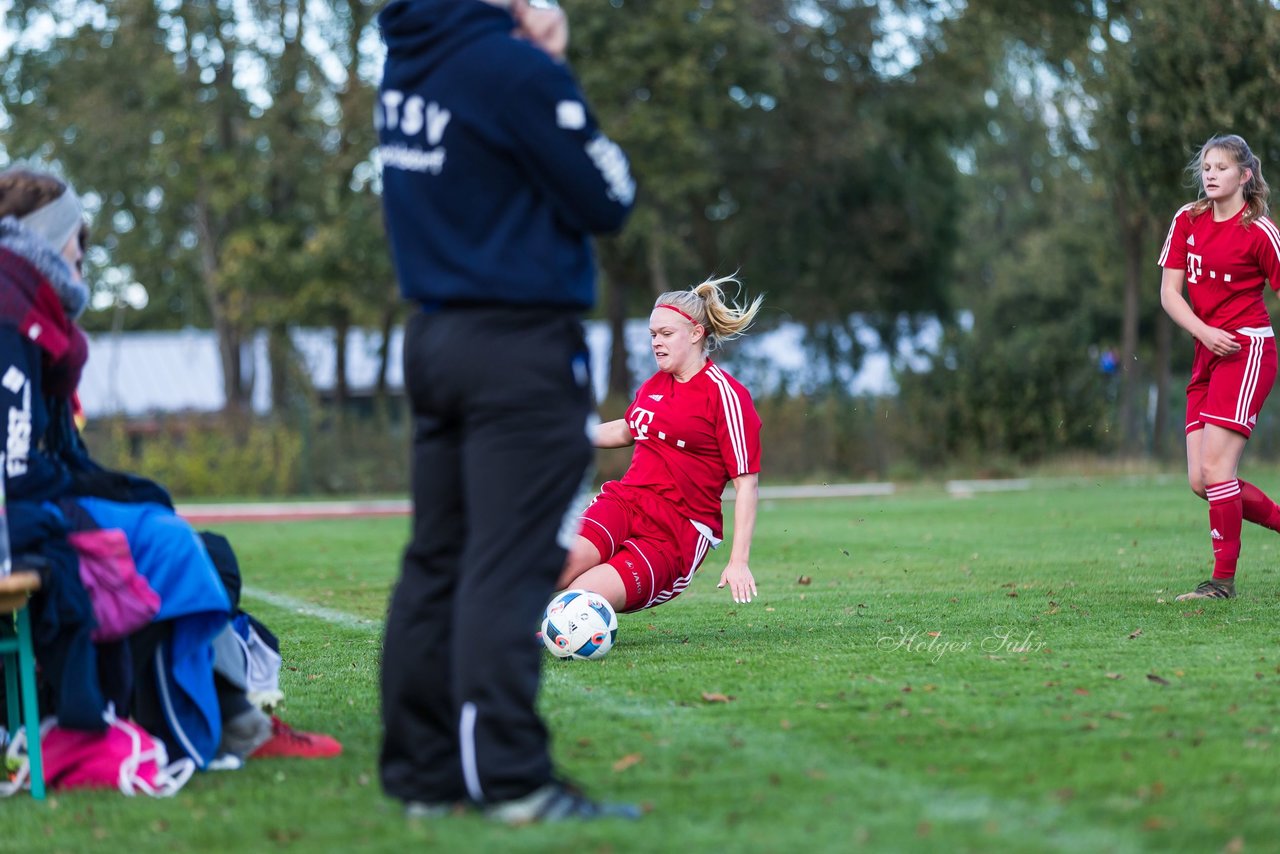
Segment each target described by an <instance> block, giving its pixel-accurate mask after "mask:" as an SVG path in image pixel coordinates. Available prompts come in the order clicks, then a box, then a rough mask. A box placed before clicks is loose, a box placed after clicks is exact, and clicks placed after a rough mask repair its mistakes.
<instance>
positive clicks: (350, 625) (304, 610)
mask: <svg viewBox="0 0 1280 854" xmlns="http://www.w3.org/2000/svg"><path fill="white" fill-rule="evenodd" d="M240 593H241V595H242V596H248V597H249V598H250V599H257V600H258V601H259V602H266V603H267V604H268V605H274V606H275V607H277V608H279V609H280V610H282V611H288V612H290V613H291V614H301V615H302V616H304V617H314V618H315V619H317V620H323V621H324V622H326V623H331V624H332V625H335V626H342V627H343V628H344V629H367V630H369V631H374V630H377V631H381V630H382V620H379V619H373V618H371V617H357V616H356V615H355V614H348V613H346V612H345V611H336V610H334V609H333V608H326V607H324V606H323V605H313V604H311V603H310V602H307V601H305V600H302V599H295V598H294V597H292V596H286V595H285V594H283V593H272V592H271V591H270V590H262V589H260V588H258V587H242V588H241V589H240Z"/></svg>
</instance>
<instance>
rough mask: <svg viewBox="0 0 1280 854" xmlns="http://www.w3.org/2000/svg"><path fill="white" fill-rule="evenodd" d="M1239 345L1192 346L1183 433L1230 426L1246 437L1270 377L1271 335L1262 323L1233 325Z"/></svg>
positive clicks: (1273, 366) (1272, 361)
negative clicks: (1221, 349) (1215, 349)
mask: <svg viewBox="0 0 1280 854" xmlns="http://www.w3.org/2000/svg"><path fill="white" fill-rule="evenodd" d="M1233 334H1234V335H1235V338H1236V341H1238V342H1239V343H1240V349H1239V350H1237V351H1236V352H1234V353H1232V354H1231V355H1229V356H1215V355H1214V354H1213V353H1212V352H1210V351H1209V349H1208V348H1207V347H1205V346H1204V345H1202V344H1197V345H1196V356H1195V362H1194V363H1193V364H1192V366H1191V381H1190V382H1189V383H1187V432H1188V433H1194V432H1195V431H1196V430H1200V429H1203V427H1204V425H1206V424H1215V425H1217V426H1219V427H1225V428H1226V429H1228V430H1234V431H1235V432H1237V433H1240V434H1242V435H1243V436H1245V437H1246V438H1248V436H1249V434H1251V433H1252V432H1253V427H1254V425H1255V424H1257V423H1258V413H1259V412H1261V411H1262V404H1263V402H1264V401H1266V399H1267V395H1268V394H1270V393H1271V386H1272V384H1273V383H1274V382H1275V379H1276V339H1275V336H1274V334H1273V333H1272V332H1271V329H1270V328H1268V327H1261V328H1251V329H1237V330H1236V331H1235V332H1234V333H1233Z"/></svg>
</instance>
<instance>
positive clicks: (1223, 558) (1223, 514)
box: [1204, 480, 1244, 579]
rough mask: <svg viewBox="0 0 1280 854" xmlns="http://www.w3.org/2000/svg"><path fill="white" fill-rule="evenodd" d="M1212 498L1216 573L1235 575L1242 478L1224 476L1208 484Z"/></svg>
mask: <svg viewBox="0 0 1280 854" xmlns="http://www.w3.org/2000/svg"><path fill="white" fill-rule="evenodd" d="M1204 491H1205V496H1206V497H1207V498H1208V499H1209V529H1210V531H1209V536H1210V537H1212V538H1213V577H1214V578H1224V579H1225V578H1235V576H1236V561H1238V560H1239V559H1240V525H1241V522H1243V521H1244V507H1243V502H1241V500H1240V482H1239V481H1237V480H1224V481H1223V482H1222V483H1210V484H1206V485H1205V490H1204Z"/></svg>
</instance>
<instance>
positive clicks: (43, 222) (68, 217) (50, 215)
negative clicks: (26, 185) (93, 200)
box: [18, 184, 84, 253]
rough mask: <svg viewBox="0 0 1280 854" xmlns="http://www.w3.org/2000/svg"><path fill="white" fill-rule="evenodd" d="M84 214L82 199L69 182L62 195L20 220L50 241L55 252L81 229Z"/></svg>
mask: <svg viewBox="0 0 1280 854" xmlns="http://www.w3.org/2000/svg"><path fill="white" fill-rule="evenodd" d="M83 216H84V211H83V209H82V208H81V207H80V199H79V197H78V196H76V192H75V190H73V189H72V188H71V185H70V184H68V185H67V189H66V191H65V192H63V194H62V195H61V196H58V198H56V199H54V200H53V201H52V202H50V203H49V204H47V205H45V206H44V207H42V208H38V209H36V210H34V211H32V212H31V213H29V214H27V215H26V216H24V217H21V218H19V220H18V221H19V222H21V223H22V224H23V225H24V226H26V227H27V228H28V229H30V230H31V231H33V232H35V233H36V234H37V235H39V236H40V237H43V238H44V239H45V240H46V241H48V242H49V244H50V245H52V246H53V251H54V252H59V253H61V252H62V249H63V247H65V246H66V245H67V243H68V241H70V240H71V238H72V236H73V235H75V234H76V233H77V232H78V231H80V225H81V223H82V218H83Z"/></svg>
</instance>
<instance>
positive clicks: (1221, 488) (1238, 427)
mask: <svg viewBox="0 0 1280 854" xmlns="http://www.w3.org/2000/svg"><path fill="white" fill-rule="evenodd" d="M1187 169H1188V171H1189V172H1190V173H1191V174H1192V175H1193V176H1194V178H1195V180H1196V182H1197V183H1198V184H1199V186H1200V194H1199V198H1198V199H1196V201H1194V202H1192V203H1190V204H1187V205H1184V206H1183V207H1181V208H1180V209H1179V210H1178V213H1177V214H1176V215H1175V216H1174V218H1173V224H1172V225H1170V227H1169V233H1168V236H1167V237H1166V238H1165V241H1164V247H1163V249H1161V251H1160V266H1161V267H1163V268H1164V274H1163V277H1162V279H1161V283H1160V303H1161V305H1163V306H1164V310H1165V311H1166V312H1168V314H1169V316H1170V317H1171V318H1173V320H1174V322H1175V323H1177V324H1178V325H1179V326H1181V327H1182V328H1183V329H1185V330H1187V332H1190V333H1191V335H1192V336H1193V337H1194V338H1195V342H1196V343H1195V359H1194V361H1193V363H1192V367H1191V381H1190V382H1189V383H1188V384H1187V426H1186V433H1187V477H1188V479H1189V480H1190V483H1191V489H1192V491H1193V492H1195V494H1196V495H1199V496H1200V497H1201V498H1204V499H1207V500H1208V502H1209V536H1210V538H1211V542H1212V544H1213V575H1212V577H1210V578H1209V579H1207V580H1205V581H1203V582H1201V583H1200V584H1199V586H1197V587H1196V588H1195V590H1193V591H1191V592H1189V593H1183V594H1182V595H1181V596H1179V597H1178V601H1183V600H1187V599H1231V598H1233V597H1234V596H1235V595H1236V588H1235V576H1236V563H1237V561H1238V560H1239V557H1240V528H1241V521H1242V520H1243V519H1248V520H1249V521H1250V522H1253V523H1255V524H1258V525H1262V526H1263V527H1266V528H1270V529H1272V530H1274V531H1280V507H1277V506H1276V504H1275V502H1274V501H1272V500H1271V499H1270V498H1268V497H1267V496H1266V494H1264V493H1263V492H1262V490H1260V489H1258V488H1257V487H1256V486H1254V485H1253V484H1251V483H1248V482H1247V481H1244V480H1240V479H1239V478H1238V477H1237V476H1236V473H1237V468H1238V466H1239V464H1240V457H1241V455H1242V454H1243V453H1244V447H1245V443H1246V442H1248V440H1249V435H1250V434H1251V433H1252V432H1253V428H1254V425H1255V424H1257V421H1258V415H1259V413H1261V411H1262V404H1263V402H1264V401H1265V400H1266V399H1267V395H1268V393H1270V391H1271V386H1272V383H1273V382H1274V381H1275V377H1276V343H1275V334H1274V332H1273V331H1272V329H1271V318H1270V316H1269V315H1268V313H1267V307H1266V304H1265V303H1264V302H1263V299H1262V294H1263V285H1264V284H1269V285H1270V286H1271V288H1272V289H1273V290H1276V289H1280V230H1278V229H1277V228H1276V225H1275V223H1273V222H1272V221H1271V220H1270V219H1268V218H1267V198H1268V196H1269V195H1270V189H1269V188H1268V187H1267V182H1266V181H1265V180H1264V179H1263V177H1262V164H1261V163H1260V162H1259V161H1258V158H1257V156H1256V155H1254V153H1253V152H1252V151H1251V150H1250V149H1249V145H1248V143H1246V142H1245V141H1244V140H1243V139H1241V138H1240V137H1239V136H1235V135H1228V136H1215V137H1213V138H1211V139H1210V140H1209V141H1208V142H1206V143H1205V144H1204V145H1203V146H1202V147H1201V148H1200V153H1199V154H1198V155H1196V157H1195V159H1194V160H1192V162H1191V163H1190V164H1189V165H1188V167H1187ZM1184 286H1185V287H1186V289H1187V291H1188V296H1187V297H1184V296H1183V289H1184ZM1188 300H1189V301H1188Z"/></svg>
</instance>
